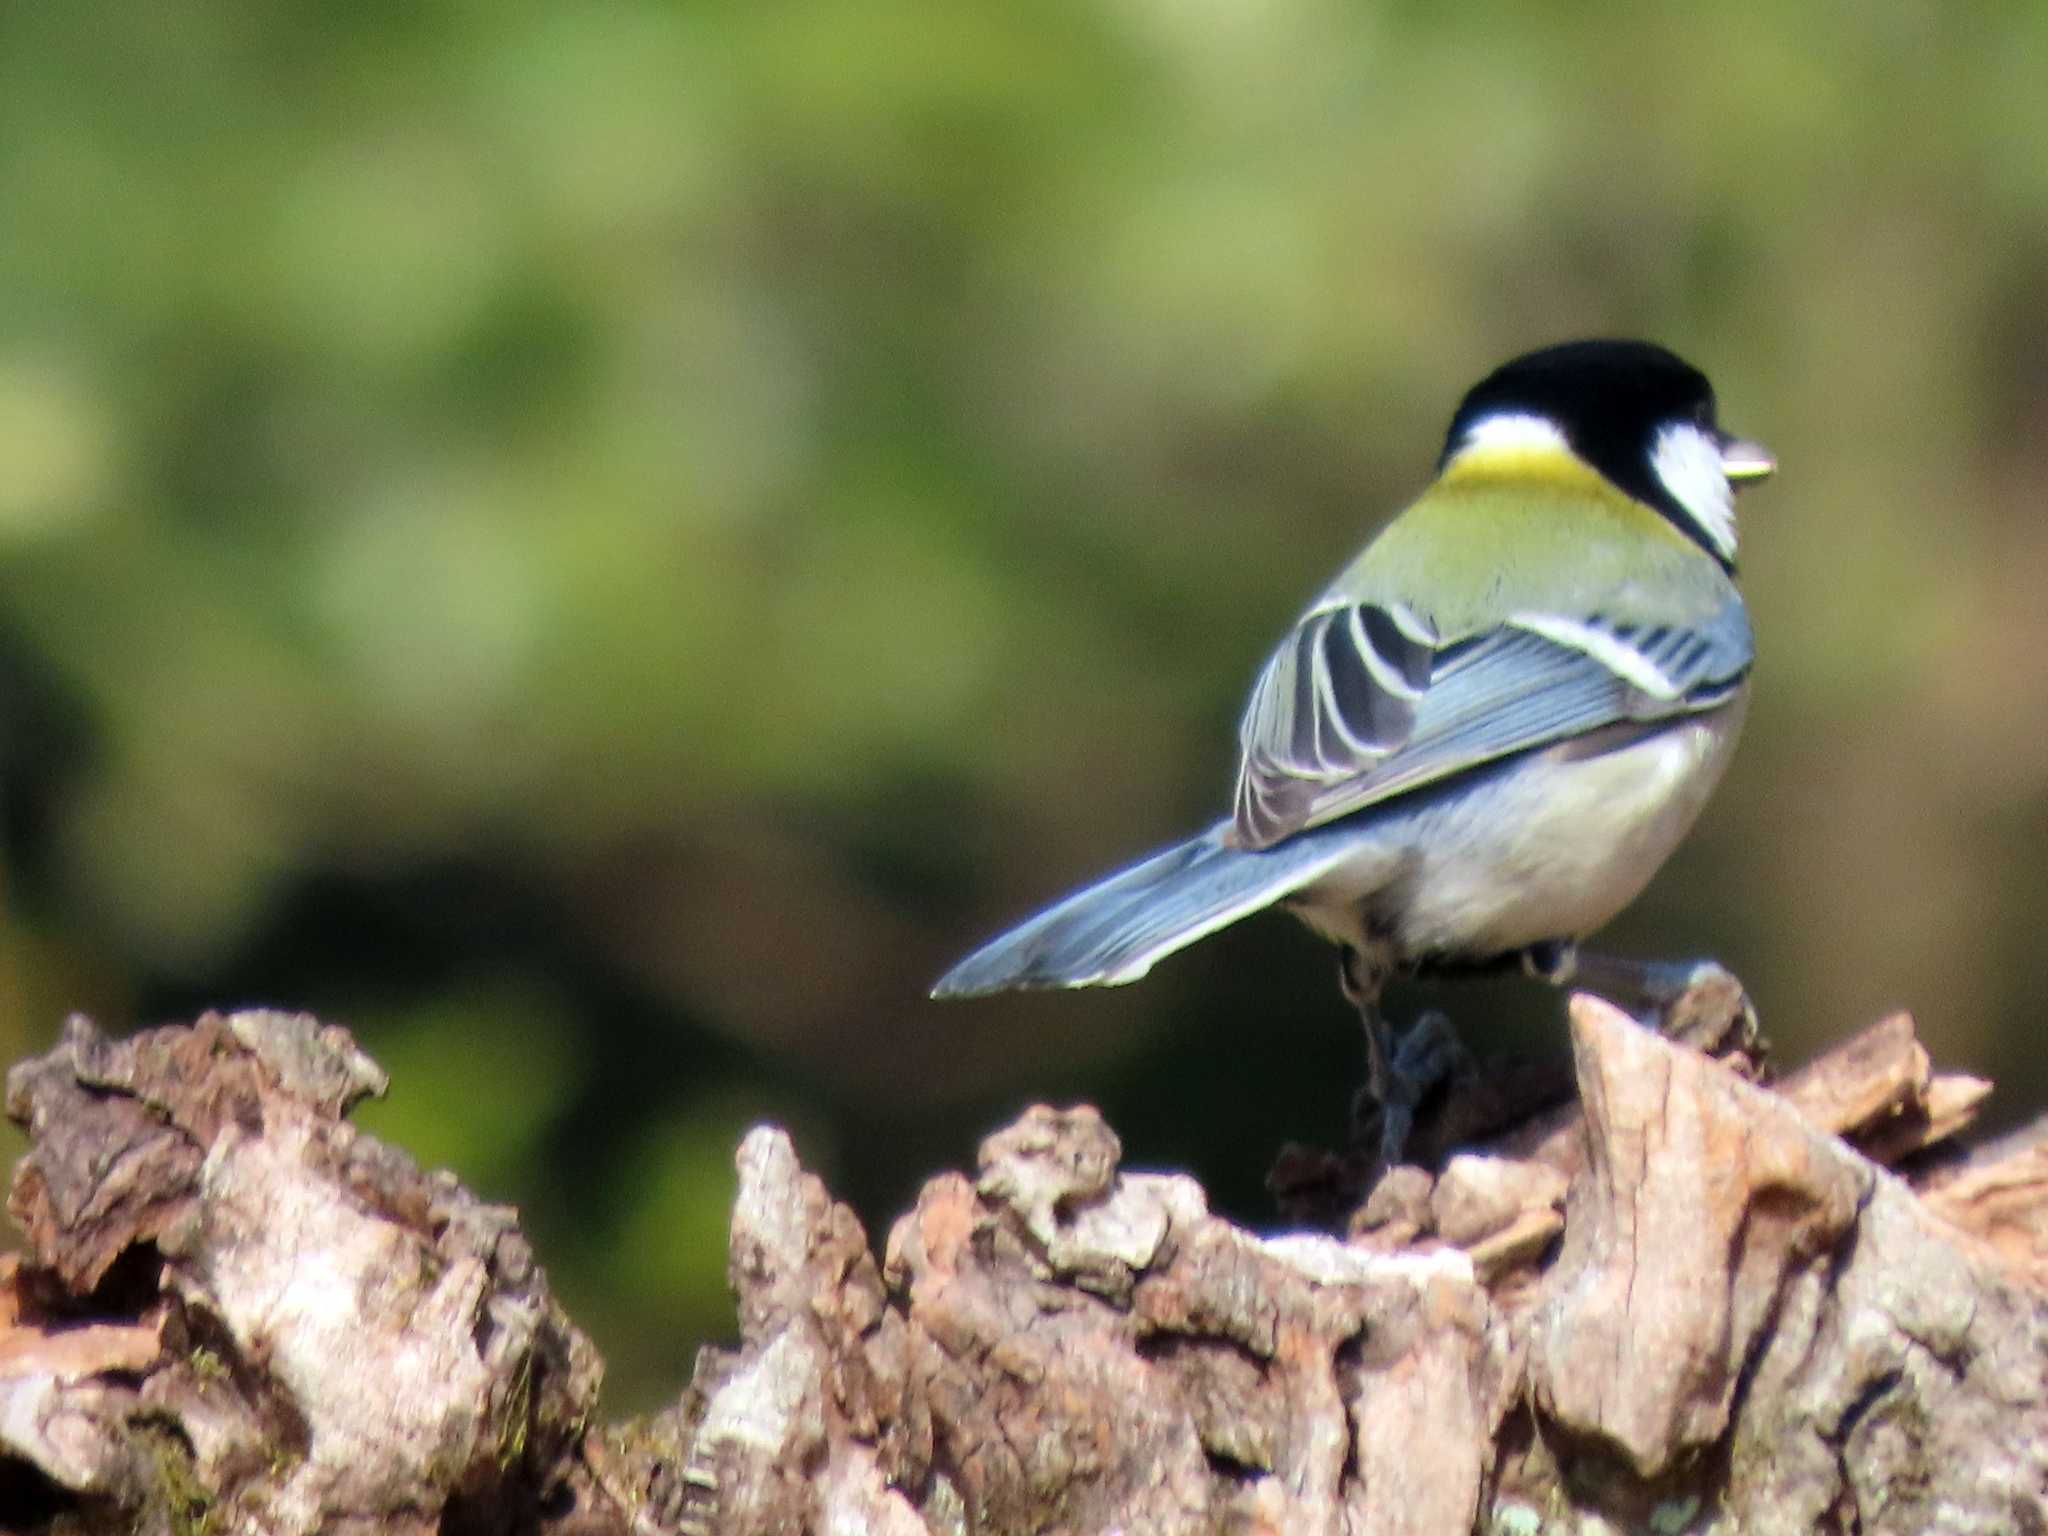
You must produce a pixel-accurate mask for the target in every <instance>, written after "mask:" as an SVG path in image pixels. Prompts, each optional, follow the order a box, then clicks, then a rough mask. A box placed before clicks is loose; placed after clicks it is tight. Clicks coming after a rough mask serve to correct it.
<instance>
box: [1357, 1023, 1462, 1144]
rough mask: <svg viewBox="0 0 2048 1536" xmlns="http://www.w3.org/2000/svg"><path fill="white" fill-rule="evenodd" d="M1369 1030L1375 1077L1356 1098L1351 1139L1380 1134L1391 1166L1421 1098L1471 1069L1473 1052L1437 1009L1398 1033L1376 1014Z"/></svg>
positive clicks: (1377, 1137)
mask: <svg viewBox="0 0 2048 1536" xmlns="http://www.w3.org/2000/svg"><path fill="white" fill-rule="evenodd" d="M1376 1024H1377V1029H1375V1025H1376ZM1366 1033H1367V1037H1368V1040H1369V1041H1370V1042H1371V1044H1372V1056H1373V1060H1372V1063H1371V1068H1372V1070H1371V1080H1370V1081H1369V1082H1368V1083H1367V1084H1366V1086H1364V1087H1362V1088H1360V1089H1359V1090H1358V1092H1357V1094H1356V1095H1355V1096H1354V1097H1353V1099H1352V1102H1351V1139H1352V1143H1353V1145H1354V1146H1360V1147H1365V1146H1371V1145H1372V1144H1373V1143H1374V1141H1375V1140H1377V1142H1378V1152H1379V1158H1380V1162H1381V1164H1382V1165H1383V1166H1385V1167H1388V1168H1391V1167H1393V1166H1394V1165H1395V1164H1396V1163H1398V1162H1400V1161H1401V1157H1402V1154H1403V1153H1404V1152H1406V1151H1407V1148H1408V1138H1409V1135H1410V1134H1411V1133H1412V1132H1413V1131H1414V1129H1415V1112H1416V1110H1417V1109H1418V1108H1419V1107H1420V1106H1421V1104H1422V1101H1423V1100H1424V1099H1425V1098H1427V1097H1428V1096H1429V1094H1430V1093H1431V1092H1432V1091H1433V1090H1434V1089H1436V1088H1437V1087H1439V1086H1440V1085H1442V1084H1444V1083H1446V1082H1449V1081H1450V1080H1451V1079H1452V1078H1453V1077H1456V1076H1459V1075H1465V1076H1469V1075H1471V1073H1472V1071H1473V1063H1472V1056H1471V1053H1470V1052H1469V1051H1467V1050H1466V1049H1465V1043H1464V1042H1463V1041H1462V1040H1460V1039H1459V1038H1458V1032H1457V1030H1456V1029H1454V1028H1453V1027H1452V1025H1451V1021H1450V1017H1449V1016H1448V1015H1447V1014H1444V1013H1442V1012H1440V1011H1438V1010H1436V1009H1431V1010H1430V1011H1428V1012H1427V1013H1424V1014H1423V1015H1421V1017H1419V1018H1418V1019H1416V1021H1415V1022H1414V1023H1413V1024H1411V1025H1410V1026H1409V1027H1408V1028H1407V1029H1406V1030H1405V1031H1403V1032H1402V1033H1401V1034H1400V1035H1398V1036H1396V1035H1394V1034H1393V1032H1392V1031H1391V1030H1389V1029H1387V1028H1386V1026H1385V1024H1384V1023H1380V1022H1379V1021H1377V1020H1372V1019H1369V1020H1368V1021H1367V1025H1366ZM1389 1046H1391V1049H1389V1048H1388V1047H1389Z"/></svg>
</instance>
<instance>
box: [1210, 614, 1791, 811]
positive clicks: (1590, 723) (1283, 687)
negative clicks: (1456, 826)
mask: <svg viewBox="0 0 2048 1536" xmlns="http://www.w3.org/2000/svg"><path fill="white" fill-rule="evenodd" d="M1753 654H1754V653H1753V650H1752V644H1751V639H1750V630H1749V619H1748V616H1747V615H1746V614H1745V613H1744V611H1743V607H1742V603H1741V601H1740V600H1739V599H1738V598H1735V597H1733V596H1732V594H1731V596H1730V599H1729V601H1728V602H1727V603H1726V604H1725V605H1723V606H1722V608H1721V609H1720V610H1719V611H1718V612H1716V613H1715V614H1714V615H1712V617H1710V618H1708V619H1706V620H1705V621H1703V622H1700V623H1695V624H1673V625H1642V624H1624V623H1618V622H1611V621H1609V620H1606V619H1602V618H1599V617H1597V616H1596V617H1589V618H1565V617H1561V616H1558V615H1553V614H1543V613H1517V614H1513V615H1510V616H1509V617H1508V619H1507V620H1506V621H1505V622H1503V623H1502V624H1500V625H1499V626H1498V627H1496V628H1493V629H1489V630H1486V631H1483V632H1481V633H1479V634H1476V635H1469V636H1463V637H1459V638H1456V639H1452V640H1443V639H1441V638H1439V637H1438V636H1437V635H1436V634H1435V633H1434V632H1433V631H1432V629H1431V627H1430V626H1429V625H1428V624H1427V623H1426V622H1425V621H1424V620H1422V619H1421V618H1419V617H1418V616H1417V615H1416V614H1414V613H1413V612H1411V611H1410V610H1408V609H1406V608H1403V607H1401V606H1399V605H1397V604H1386V605H1382V604H1372V603H1343V604H1336V605H1332V606H1329V607H1325V608H1319V609H1317V610H1315V611H1314V612H1311V613H1310V614H1308V615H1307V617H1305V618H1304V619H1303V620H1302V622H1301V623H1300V625H1298V626H1297V627H1296V628H1295V630H1294V632H1293V633H1292V634H1291V635H1290V636H1289V637H1288V639H1287V640H1286V642H1285V643H1283V644H1282V645H1281V647H1280V649H1279V650H1278V651H1276V652H1275V653H1274V655H1273V658H1272V660H1271V661H1269V662H1268V663H1267V664H1266V669H1265V671H1264V673H1262V674H1261V676H1260V678H1259V682H1258V685H1257V687H1256V688H1255V689H1254V690H1253V692H1252V699H1251V703H1250V705H1249V706H1248V708H1247V709H1246V711H1245V716H1244V723H1243V725H1242V727H1241V728H1240V732H1239V736H1240V740H1241V744H1242V747H1243V753H1244V757H1243V765H1242V768H1241V769H1240V772H1239V776H1238V786H1237V801H1236V811H1235V841H1237V842H1238V843H1239V845H1240V846H1244V847H1249V848H1267V847H1271V846H1272V845H1273V844H1274V843H1277V842H1279V841H1281V840H1282V839H1284V838H1287V837H1289V836H1291V835H1293V834H1294V833H1296V832H1299V831H1301V830H1303V829H1304V828H1307V827H1313V826H1319V825H1321V824H1323V823H1325V822H1328V821H1333V820H1335V819H1336V818H1337V817H1340V816H1347V815H1350V814H1351V813H1352V812H1354V811H1358V810H1362V809H1364V808H1365V807H1367V806H1370V805H1374V804H1376V803H1378V802H1380V801H1383V800H1386V799H1388V798H1389V797H1391V796H1394V795H1397V794H1400V793H1402V792H1404V791H1406V790H1411V789H1415V788H1418V787H1420V786H1422V785H1425V784H1430V783H1434V782H1436V781H1438V780H1440V779H1444V778H1448V777H1450V776H1451V775H1453V774H1456V773H1461V772H1463V771H1465V770H1466V769H1469V768H1475V767H1478V766H1480V765H1481V764H1484V763H1489V762H1493V761H1495V760H1497V759H1500V758H1503V757H1508V756H1510V755H1512V754H1514V753H1517V752H1523V751H1527V750H1529V749H1530V748H1533V747H1539V746H1544V745H1547V744H1549V743H1552V742H1557V741H1562V740H1565V739H1567V738H1569V737H1573V736H1579V735H1582V734H1585V733H1586V732H1589V731H1596V730H1599V729H1601V728H1603V727H1605V726H1610V725H1614V724H1617V723H1621V722H1628V721H1656V720H1662V719H1669V718H1672V717H1675V716H1679V715H1685V714H1692V713H1697V712H1699V711H1702V710H1706V709H1711V708H1713V707H1715V706H1716V705H1718V704H1721V703H1723V702H1725V701H1726V700H1727V699H1728V698H1729V697H1730V696H1731V694H1733V692H1734V691H1735V690H1736V688H1738V687H1739V686H1740V685H1741V683H1742V681H1743V679H1744V677H1746V676H1747V674H1748V672H1749V667H1750V662H1751V660H1752V657H1753Z"/></svg>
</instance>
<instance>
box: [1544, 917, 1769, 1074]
mask: <svg viewBox="0 0 2048 1536" xmlns="http://www.w3.org/2000/svg"><path fill="white" fill-rule="evenodd" d="M1522 966H1523V969H1524V970H1526V971H1527V972H1528V973H1529V974H1530V975H1532V976H1535V977H1537V978H1538V979H1540V980H1543V981H1547V982H1549V983H1550V984H1551V985H1552V986H1558V987H1564V986H1570V987H1577V988H1580V989H1581V990H1583V991H1587V992H1591V993H1593V994H1595V995H1596V996H1599V997H1604V998H1606V999H1607V1001H1609V1002H1610V1003H1613V1004H1614V1005H1615V1006H1616V1007H1618V1008H1622V1009H1625V1010H1626V1011H1628V1012H1629V1013H1632V1014H1634V1015H1635V1016H1636V1017H1637V1018H1639V1019H1641V1020H1643V1021H1644V1022H1645V1023H1646V1024H1649V1025H1651V1026H1653V1027H1654V1028H1656V1029H1657V1030H1658V1031H1660V1032H1661V1033H1664V1034H1667V1035H1671V1036H1674V1037H1676V1038H1678V1039H1681V1040H1685V1041H1687V1042H1688V1043H1690V1044H1693V1045H1698V1046H1700V1047H1702V1048H1710V1047H1712V1046H1715V1045H1718V1044H1720V1043H1721V1042H1722V1041H1723V1040H1725V1039H1728V1038H1729V1037H1730V1036H1731V1035H1732V1036H1733V1037H1734V1039H1735V1041H1736V1043H1737V1044H1738V1045H1740V1046H1743V1047H1747V1046H1750V1045H1753V1044H1754V1043H1755V1041H1756V1037H1757V1020H1756V1009H1755V1008H1754V1007H1753V1006H1752V1005H1751V1003H1750V1001H1749V994H1748V993H1747V992H1746V991H1744V990H1743V986H1742V983H1741V982H1739V981H1737V980H1736V979H1735V976H1734V974H1733V973H1732V972H1731V971H1729V970H1728V968H1727V967H1726V966H1724V965H1721V964H1720V963H1719V962H1717V961H1713V960H1629V959H1624V958H1623V957H1622V956H1620V955H1601V954H1590V953H1588V952H1587V951H1585V950H1582V949H1580V948H1579V947H1578V946H1577V945H1576V944H1572V943H1570V942H1568V941H1564V940H1558V941H1555V942H1552V943H1549V944H1537V945H1533V946H1531V947H1530V948H1529V949H1527V950H1524V951H1523V953H1522ZM1695 997H1704V998H1705V999H1707V1000H1708V1006H1707V1007H1706V1008H1704V1009H1697V1008H1687V1007H1681V1006H1680V1005H1681V1004H1683V1003H1685V1002H1686V1001H1687V999H1689V998H1695ZM1716 1004H1718V1005H1719V1006H1715V1005H1716Z"/></svg>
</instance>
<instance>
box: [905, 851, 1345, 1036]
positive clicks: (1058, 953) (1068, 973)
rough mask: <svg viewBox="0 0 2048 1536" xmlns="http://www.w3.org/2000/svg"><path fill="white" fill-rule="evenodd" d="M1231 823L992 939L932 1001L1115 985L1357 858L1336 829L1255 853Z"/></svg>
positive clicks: (942, 983) (944, 981)
mask: <svg viewBox="0 0 2048 1536" xmlns="http://www.w3.org/2000/svg"><path fill="white" fill-rule="evenodd" d="M1229 825H1230V824H1229V823H1228V822H1220V823H1218V824H1217V825H1216V826H1213V827H1211V828H1210V829H1209V830H1208V831H1207V832H1204V833H1203V834H1202V835H1201V836H1200V837H1195V838H1190V839H1189V840H1188V841H1187V842H1184V843H1180V844H1178V845H1176V846H1174V847H1172V848H1166V849H1163V850H1161V851H1160V852H1158V853H1155V854H1153V855H1152V856H1151V857H1150V858H1147V859H1143V860H1140V861H1139V862H1138V863H1136V864H1134V865H1132V866H1130V867H1129V868H1128V869H1124V870H1121V871H1119V872H1118V873H1116V874H1114V875H1111V876H1109V877H1108V878H1107V879H1105V880H1101V881H1098V882H1097V883H1096V884H1094V885H1091V886H1089V887H1088V888H1087V889H1086V890H1083V891H1077V892H1075V893H1074V894H1073V895H1071V896H1069V897H1067V898H1066V900H1064V901H1062V902H1060V903H1059V904H1058V905H1057V906H1054V907H1051V908H1049V909H1047V910H1046V911H1044V912H1041V913H1039V914H1038V916H1036V917H1034V918H1032V919H1030V920H1029V921H1028V922H1026V923H1023V924H1022V925H1020V926H1019V927H1016V928H1013V929H1011V930H1010V931H1009V932H1008V933H1005V934H1003V935H1002V936H1001V937H1000V938H997V939H994V940H991V941H990V942H989V943H987V944H985V945H983V946H982V947H981V948H980V949H978V950H976V951H975V952H974V953H973V954H971V955H969V956H968V957H967V958H966V959H965V960H962V961H961V962H960V963H959V964H958V965H956V966H954V967H953V969H951V970H950V971H948V972H946V974H945V975H944V976H942V977H940V978H939V980H938V983H937V985H935V986H934V987H933V988H932V996H933V997H975V996H979V995H981V994H982V993H986V992H1001V991H1006V990H1008V989H1010V988H1013V987H1087V986H1116V985H1120V984H1121V983H1123V982H1127V981H1136V980H1137V979H1138V978H1139V977H1140V976H1143V975H1144V974H1145V973H1146V972H1147V971H1149V970H1150V969H1151V968H1152V966H1153V965H1154V964H1155V963H1157V962H1158V961H1160V960H1163V959H1165V958H1166V957H1167V956H1168V955H1170V954H1173V953H1174V952H1175V951H1176V950H1179V949H1183V948H1185V947H1186V946H1187V945H1189V944H1192V943H1194V942H1195V940H1197V939H1199V938H1202V937H1204V936H1205V935H1207V934H1211V933H1214V932H1215V931H1216V930H1217V929H1219V928H1223V927H1226V926H1228V925H1229V924H1231V923H1234V922H1236V921H1237V920H1238V919H1239V918H1241V917H1246V916H1249V915H1250V914H1251V913H1253V912H1257V911H1259V910H1261V909H1262V908H1265V907H1269V906H1271V905H1272V904H1273V903H1274V902H1276V901H1278V900H1280V899H1281V898H1282V897H1284V896H1287V895H1289V894H1290V893H1292V892H1294V891H1297V890H1299V889H1301V888H1302V887H1303V886H1305V885H1309V884H1311V883H1313V882H1314V881H1315V880H1317V879H1318V878H1320V877H1321V876H1322V875H1324V874H1326V873H1328V871H1329V870H1330V869H1331V868H1332V867H1333V866H1335V865H1336V864H1338V863H1340V862H1342V861H1343V860H1344V859H1346V858H1347V857H1349V856H1351V855H1352V854H1353V853H1355V851H1356V847H1357V834H1356V832H1355V830H1353V829H1351V828H1340V827H1332V828H1329V829H1327V830H1326V831H1319V832H1312V833H1309V834H1306V835H1304V836H1302V837H1297V838H1294V839H1292V840H1291V841H1289V842H1288V843H1286V844H1285V845H1283V846H1282V847H1279V848H1272V849H1266V850H1263V851H1257V852H1255V851H1252V850H1250V849H1245V848H1237V847H1233V846H1231V845H1230V844H1229V843H1227V842H1226V841H1225V839H1224V834H1225V833H1226V832H1227V831H1228V829H1229Z"/></svg>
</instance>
